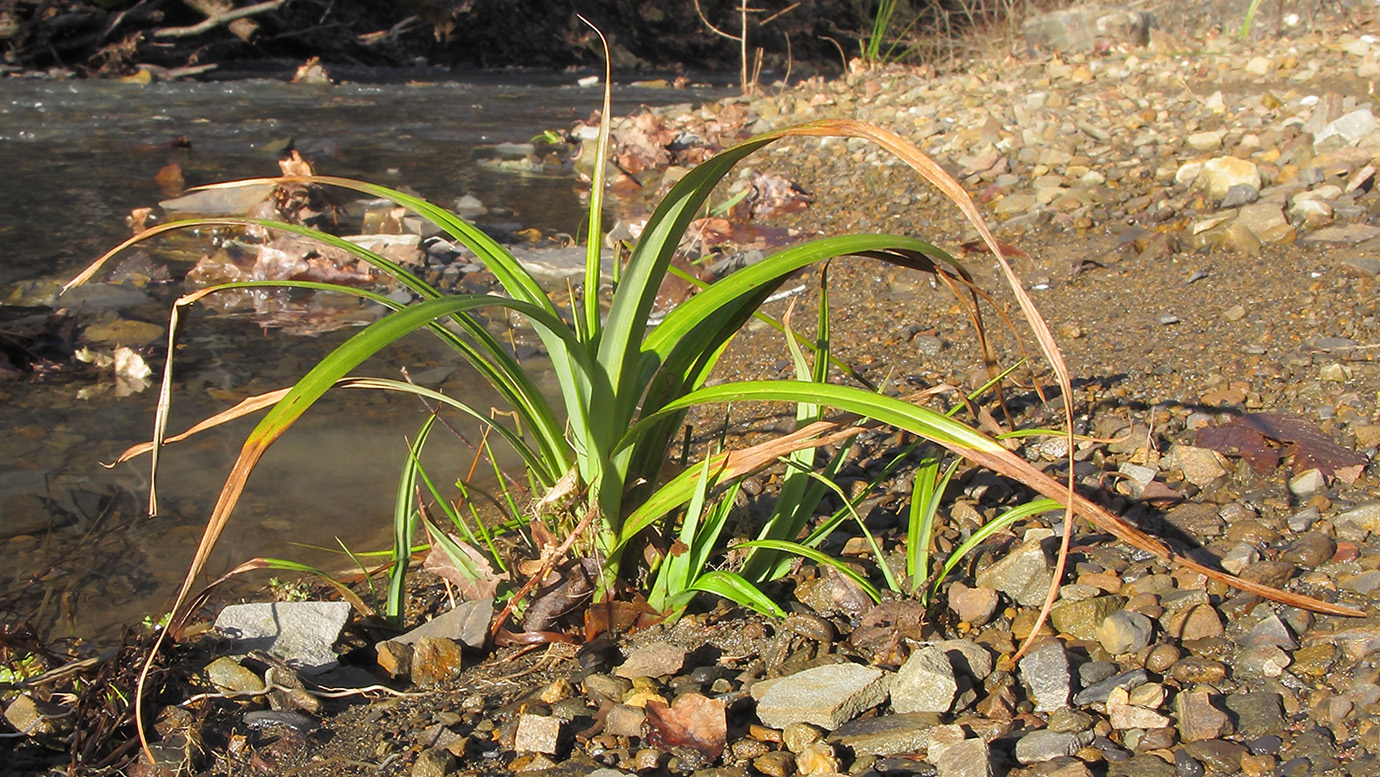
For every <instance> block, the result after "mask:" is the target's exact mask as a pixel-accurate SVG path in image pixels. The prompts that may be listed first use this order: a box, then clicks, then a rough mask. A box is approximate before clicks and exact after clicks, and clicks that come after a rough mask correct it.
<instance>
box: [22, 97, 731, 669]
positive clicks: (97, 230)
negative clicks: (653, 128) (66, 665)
mask: <svg viewBox="0 0 1380 777" xmlns="http://www.w3.org/2000/svg"><path fill="white" fill-rule="evenodd" d="M571 80H573V77H568V76H548V77H542V78H533V77H525V76H512V77H507V76H505V77H504V78H489V79H486V80H484V81H471V82H447V83H426V84H405V83H392V84H345V85H339V86H335V87H303V86H292V85H288V84H284V83H280V82H271V81H262V80H255V81H239V82H228V83H209V84H198V83H168V84H153V85H148V86H136V85H128V84H118V83H110V82H100V81H73V82H49V81H31V80H20V79H8V80H0V170H3V171H4V174H5V176H6V185H5V186H0V248H3V249H4V250H2V251H0V285H6V286H7V285H8V284H10V283H13V282H16V281H22V280H25V279H32V278H46V277H66V276H69V275H71V274H73V273H74V272H75V271H76V270H78V269H80V267H82V266H84V265H85V264H86V263H88V262H89V261H90V260H91V259H93V258H94V257H95V256H97V255H99V254H100V253H101V252H102V251H104V250H106V249H108V248H109V247H111V246H112V245H114V244H115V243H117V242H118V241H119V240H120V239H122V238H123V237H125V236H126V235H127V234H128V233H127V230H126V227H125V225H124V217H125V216H126V215H127V214H128V213H129V211H130V210H131V209H132V208H135V207H139V206H145V205H149V204H151V203H154V202H156V201H158V200H159V199H161V198H162V197H161V195H160V194H159V192H158V189H157V187H156V185H155V184H154V180H153V179H154V175H155V174H156V173H157V171H158V170H159V169H160V168H162V167H163V166H164V165H166V164H168V163H169V162H173V161H176V162H178V163H179V164H180V165H181V167H182V170H183V173H184V175H185V177H186V180H187V183H188V184H189V185H195V184H198V183H207V182H211V181H216V180H224V179H230V178H240V177H250V176H259V175H269V174H273V173H274V172H275V170H276V158H277V154H278V151H279V150H281V149H282V148H284V147H286V146H287V145H288V144H292V145H294V146H295V147H296V148H297V149H299V150H300V151H302V153H303V154H304V155H306V156H307V157H308V158H310V159H312V160H313V162H315V164H316V166H317V169H318V171H320V172H321V173H323V174H330V175H344V176H350V177H358V178H363V179H367V180H372V181H377V182H380V183H385V184H388V185H393V186H400V187H408V188H410V189H412V190H415V191H417V192H419V193H421V194H422V195H424V196H426V197H427V198H428V199H430V200H432V201H434V202H438V203H442V204H446V205H449V204H451V203H453V202H454V201H455V200H456V198H458V197H460V196H461V195H463V194H467V193H468V194H473V195H475V196H477V197H478V198H479V199H480V200H482V201H483V202H484V203H485V204H486V205H488V206H490V207H498V208H503V209H507V210H509V211H511V212H512V216H511V219H512V220H513V221H514V222H516V223H517V224H519V225H521V226H523V227H536V228H539V229H543V230H547V231H552V230H559V231H566V232H570V233H575V232H577V231H578V227H579V225H580V221H581V211H580V205H579V201H578V198H577V196H576V193H575V189H574V183H573V181H571V180H570V179H569V178H567V177H564V176H560V175H547V176H541V175H521V176H519V175H511V174H504V173H502V172H498V171H495V170H492V169H488V168H482V167H480V166H478V165H475V164H473V163H472V154H473V151H474V149H475V148H476V147H477V146H479V145H483V144H490V143H499V142H505V141H516V142H522V141H526V140H528V139H529V138H531V137H532V136H534V135H536V134H537V133H539V132H540V131H541V130H543V129H546V128H564V127H566V126H568V125H569V124H570V123H571V122H572V121H574V120H575V119H578V118H583V117H586V116H588V114H589V113H590V111H591V110H592V109H593V108H594V107H596V106H597V104H598V100H599V94H598V92H597V91H596V90H589V89H579V88H575V87H572V86H569V85H568V83H569V82H570V81H571ZM706 96H709V95H707V94H704V93H694V92H673V91H669V90H665V91H654V90H623V91H621V92H620V93H618V94H617V95H616V105H615V110H619V111H623V112H626V111H629V110H631V109H633V108H635V107H636V106H637V105H638V104H639V103H647V104H653V103H668V102H681V101H688V100H697V99H702V98H704V97H706ZM179 136H182V137H185V138H187V140H188V141H189V142H190V144H191V148H190V149H182V150H179V149H173V148H171V147H170V146H169V143H170V141H171V140H172V139H174V138H177V137H179ZM186 269H187V268H186V267H180V268H172V272H173V275H174V277H179V276H180V273H182V272H185V271H186ZM178 290H180V284H173V288H171V289H167V290H165V291H163V292H152V293H151V296H152V297H153V299H152V300H150V301H149V302H147V303H145V304H141V305H137V306H136V307H134V308H131V309H129V310H126V309H122V310H121V313H122V315H129V316H132V317H135V318H140V319H142V320H145V321H148V322H151V323H163V322H165V321H166V318H165V317H166V310H167V306H168V303H169V302H170V300H171V299H172V298H173V297H174V296H175V295H176V293H177V291H178ZM136 297H137V295H136ZM67 304H72V303H67ZM81 304H82V305H83V306H85V305H97V304H99V301H98V300H88V301H86V302H82V303H81ZM83 309H87V310H90V308H85V307H84V308H83ZM184 331H185V332H186V334H185V336H184V338H183V342H184V343H185V345H184V346H183V347H182V348H180V350H179V351H178V354H177V358H178V364H179V366H178V368H177V372H176V378H177V384H178V388H177V391H176V393H175V395H174V412H173V419H172V423H171V425H170V429H171V430H172V431H177V430H180V429H182V428H185V427H186V426H187V425H189V424H191V423H193V422H195V421H196V420H199V419H200V418H202V417H204V416H206V415H208V414H209V413H213V412H216V411H218V410H221V409H224V408H225V407H228V406H229V405H231V404H233V403H234V402H236V401H238V400H239V399H241V398H243V397H245V396H248V395H251V394H254V393H258V392H262V391H268V390H272V389H274V388H278V387H281V386H283V385H286V384H288V383H290V382H291V381H292V380H293V379H295V378H296V377H298V376H300V375H301V374H302V373H304V372H305V371H306V370H307V369H308V368H309V367H310V365H311V364H312V363H313V361H314V360H315V359H316V358H318V357H319V356H320V355H321V354H322V353H324V352H325V350H326V349H327V348H328V347H329V346H330V345H332V344H334V343H337V342H339V341H340V340H341V339H343V338H344V337H347V336H348V335H349V334H350V332H337V333H333V334H331V335H327V336H323V337H321V338H318V339H294V338H287V337H282V336H273V335H272V334H270V335H269V336H267V337H266V336H264V334H263V333H262V332H261V331H260V330H259V329H258V328H257V327H255V326H253V325H252V324H249V323H248V322H244V321H235V320H228V321H227V320H223V319H222V320H209V319H208V318H207V317H206V316H205V315H199V316H198V315H194V316H193V317H192V320H191V321H189V322H188V324H187V326H186V327H185V329H184ZM159 366H160V365H155V368H156V369H157V368H158V367H159ZM402 366H405V367H408V368H409V370H410V371H411V373H412V374H413V375H414V376H420V378H421V379H423V382H426V383H427V384H428V385H433V386H438V387H441V388H443V389H444V390H446V391H447V392H449V393H455V394H461V395H463V396H464V397H465V398H466V399H468V400H469V401H471V402H472V403H473V404H475V405H476V406H478V407H480V408H487V407H488V406H489V405H490V404H492V402H493V400H492V398H491V397H489V396H487V395H486V394H485V393H484V390H482V389H478V388H476V387H475V385H474V382H473V381H471V380H469V376H468V374H467V373H466V372H465V371H464V370H463V369H461V368H458V367H453V365H452V360H451V359H450V357H449V356H448V355H447V353H446V352H444V351H443V350H442V349H441V347H440V346H439V345H436V344H435V343H434V342H432V341H430V340H428V339H426V338H424V337H421V336H416V337H414V339H411V340H409V341H406V342H405V343H403V344H401V345H400V346H399V347H398V348H397V349H395V350H394V351H393V352H392V353H391V354H390V355H389V357H388V361H387V362H383V361H380V362H379V363H370V364H366V365H365V367H363V368H361V370H359V371H358V372H359V373H360V374H372V375H384V376H388V377H397V375H398V372H397V370H398V368H399V367H402ZM91 381H92V379H91V378H89V377H87V378H63V377H55V378H48V379H45V380H43V381H37V382H24V381H16V382H10V383H8V384H0V397H3V407H2V408H0V423H3V425H4V428H5V429H6V430H7V434H6V435H4V436H2V437H0V457H3V461H4V462H5V466H4V467H3V468H0V504H3V505H4V507H3V508H0V550H2V551H3V552H4V553H5V556H6V559H7V564H5V565H0V624H3V623H11V624H14V623H19V622H23V621H32V625H33V626H35V627H36V628H37V629H38V630H39V631H40V633H42V634H44V635H45V636H47V637H49V638H58V637H63V636H68V635H76V636H82V637H86V638H95V639H96V640H97V641H102V642H108V641H109V640H111V639H113V638H117V637H118V627H119V626H120V625H121V624H124V623H128V622H132V621H137V620H138V619H139V618H140V617H142V615H144V614H145V613H148V612H150V611H153V610H156V609H157V608H158V607H159V606H161V605H162V604H163V602H164V600H165V598H166V596H167V595H168V593H169V592H170V591H171V589H172V587H173V585H174V584H175V583H176V581H177V579H178V578H179V577H180V575H181V573H182V571H183V570H184V569H185V567H186V564H187V562H188V560H189V559H190V556H191V552H192V549H193V548H194V546H195V542H196V540H197V538H198V536H199V534H200V531H201V527H202V525H203V523H204V521H205V518H206V516H207V515H208V514H209V511H210V505H211V504H212V502H213V499H214V495H215V493H216V492H217V491H218V489H219V486H220V484H221V482H222V480H223V478H224V476H225V473H226V471H227V470H228V467H229V463H230V461H232V460H233V458H234V455H235V454H236V453H237V452H238V448H239V445H240V444H241V443H242V442H243V439H244V436H245V434H246V433H247V432H248V430H249V429H250V428H251V427H252V423H253V422H252V420H246V421H242V422H239V423H236V424H231V425H229V426H228V427H226V428H224V429H219V430H216V431H214V432H210V433H207V434H205V435H202V436H201V437H198V438H194V439H193V440H190V441H188V442H186V443H182V444H180V445H178V446H175V447H174V448H171V449H169V451H168V453H167V455H166V458H165V465H164V468H163V470H162V473H161V475H160V480H159V485H160V492H161V495H162V500H161V507H162V510H161V512H160V514H159V515H158V516H155V517H149V516H146V515H144V512H143V509H142V508H143V505H142V500H143V496H144V494H145V493H146V491H147V485H148V482H147V481H148V466H147V461H146V460H137V461H135V462H131V463H128V464H123V465H120V466H118V467H115V468H113V469H109V470H107V469H104V468H102V467H101V466H100V465H99V464H98V462H99V461H111V460H113V459H114V458H115V457H116V456H117V455H118V453H119V452H120V451H121V450H123V449H124V448H125V447H126V446H128V445H131V444H133V443H136V442H139V441H142V440H145V439H147V438H148V436H149V434H150V430H151V428H152V416H153V406H154V402H155V397H154V396H153V392H152V391H150V392H145V393H144V394H141V395H138V396H135V397H130V398H124V399H117V398H116V397H115V396H114V395H113V394H112V393H111V392H88V393H90V394H91V396H90V398H89V399H78V398H77V396H78V392H79V391H80V390H81V389H82V388H88V387H90V384H91ZM424 418H425V410H424V408H423V407H422V406H421V405H420V404H419V403H418V402H416V401H415V400H410V399H405V398H399V397H383V396H379V395H376V394H374V393H371V392H358V391H355V392H335V393H334V394H332V395H329V396H328V398H327V400H326V401H325V402H323V403H322V405H321V406H319V407H318V408H315V409H313V411H312V412H311V413H308V414H307V416H306V417H305V418H304V420H303V421H302V422H300V423H299V424H298V426H297V427H296V428H294V429H293V430H292V431H291V432H289V433H288V434H287V435H286V436H285V437H284V438H283V440H282V441H280V442H279V443H278V444H277V445H276V446H275V447H274V449H273V450H271V451H270V452H269V454H268V456H267V457H266V458H265V460H264V463H263V464H262V465H261V466H260V468H259V470H258V471H257V472H256V473H255V475H254V476H253V477H252V478H251V479H250V483H249V488H248V490H247V491H246V495H245V497H244V500H243V502H242V503H241V506H240V508H239V509H238V511H237V513H236V518H235V520H234V521H233V522H232V524H231V528H230V529H229V531H228V532H227V534H226V537H225V539H224V540H223V541H222V542H221V545H220V548H219V551H218V555H217V557H216V558H215V559H214V560H213V562H212V564H211V567H210V568H209V569H208V572H210V573H211V574H217V573H219V572H223V571H225V570H226V569H228V568H230V567H231V566H233V565H234V564H236V563H239V562H240V561H243V560H245V559H247V558H250V557H252V556H256V555H276V556H281V557H287V558H293V559H297V560H304V561H308V562H311V563H318V564H323V565H326V566H329V567H331V568H335V569H344V568H347V567H348V566H349V563H348V559H345V558H344V557H343V556H340V555H336V556H331V555H329V554H324V553H321V552H313V551H310V550H308V549H305V548H299V547H296V546H293V545H291V544H290V543H305V544H309V545H320V546H327V547H332V546H336V538H339V539H340V540H342V541H344V542H346V543H348V544H349V545H350V547H351V548H352V549H354V550H359V549H373V548H379V547H382V546H383V545H384V544H385V543H386V536H387V532H388V527H387V521H388V516H389V515H390V514H391V504H392V499H393V492H394V490H395V489H396V480H397V476H398V472H399V469H400V468H401V466H402V461H403V452H404V451H405V446H406V444H407V440H406V438H407V437H409V436H410V435H412V434H413V433H415V431H416V429H417V427H418V426H420V424H421V423H422V421H423V420H424ZM459 431H460V432H461V433H464V434H469V433H470V432H471V430H469V429H466V428H463V427H462V428H460V429H459ZM432 440H433V442H432V443H431V446H430V450H429V455H428V457H427V458H426V459H424V463H425V464H427V466H428V469H429V471H430V472H431V474H432V476H433V479H434V480H435V481H436V482H437V483H438V484H448V483H450V482H452V481H453V480H454V479H455V477H456V476H457V474H458V473H459V472H461V471H462V468H464V467H468V464H469V461H470V459H471V457H472V456H473V452H472V450H471V449H470V448H469V447H468V446H467V444H466V443H465V442H463V441H462V440H460V439H457V438H456V437H455V436H454V435H451V434H449V433H441V432H440V431H439V430H438V432H437V433H435V434H433V435H432ZM49 528H51V531H47V529H49Z"/></svg>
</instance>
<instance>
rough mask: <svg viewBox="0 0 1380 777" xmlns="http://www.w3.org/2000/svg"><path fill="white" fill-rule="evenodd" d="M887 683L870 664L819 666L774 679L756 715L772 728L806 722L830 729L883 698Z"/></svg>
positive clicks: (883, 676)
mask: <svg viewBox="0 0 1380 777" xmlns="http://www.w3.org/2000/svg"><path fill="white" fill-rule="evenodd" d="M889 685H890V683H889V682H888V678H887V675H886V673H885V672H883V671H882V670H880V669H878V668H876V667H873V666H862V665H860V664H834V665H832V666H818V667H815V668H814V669H806V670H805V671H803V672H797V673H795V674H793V675H788V676H786V677H782V678H781V679H779V680H778V681H776V682H775V683H774V684H773V685H772V686H771V688H769V689H767V692H766V693H765V694H763V695H762V698H761V699H759V700H758V702H757V717H758V719H760V720H761V721H762V723H763V725H766V726H769V727H771V728H785V727H786V726H788V725H790V724H792V723H809V724H810V725H812V726H819V727H820V728H823V729H825V730H827V731H833V730H835V729H837V728H838V727H839V726H841V725H843V724H844V723H847V722H848V721H850V720H852V719H853V718H855V717H857V716H858V715H859V714H861V713H862V712H863V711H864V710H868V709H871V708H873V707H875V706H877V705H878V704H881V703H882V702H883V701H885V700H886V697H887V691H888V687H887V686H889Z"/></svg>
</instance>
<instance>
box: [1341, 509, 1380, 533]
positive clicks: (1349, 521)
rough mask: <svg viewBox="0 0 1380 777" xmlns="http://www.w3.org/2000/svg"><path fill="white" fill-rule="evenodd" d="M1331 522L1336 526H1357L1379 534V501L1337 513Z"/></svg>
mask: <svg viewBox="0 0 1380 777" xmlns="http://www.w3.org/2000/svg"><path fill="white" fill-rule="evenodd" d="M1333 522H1334V523H1336V524H1337V525H1338V526H1358V527H1360V528H1362V529H1365V530H1366V531H1368V532H1373V533H1376V534H1380V502H1371V503H1369V504H1364V505H1361V506H1360V507H1353V508H1352V509H1350V510H1347V511H1346V512H1344V513H1339V514H1338V515H1337V517H1336V518H1334V519H1333Z"/></svg>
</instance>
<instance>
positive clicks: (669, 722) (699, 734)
mask: <svg viewBox="0 0 1380 777" xmlns="http://www.w3.org/2000/svg"><path fill="white" fill-rule="evenodd" d="M646 709H647V723H646V726H647V734H648V739H649V740H650V742H651V744H652V746H653V747H659V748H661V749H663V750H669V749H671V748H673V747H689V748H693V749H695V750H698V751H700V752H701V753H703V754H704V757H705V758H707V759H708V760H710V761H715V760H718V758H719V756H720V755H723V752H724V743H725V742H727V740H728V716H727V715H726V714H725V712H724V703H723V702H722V701H720V700H718V699H710V698H708V697H705V696H702V695H700V694H698V693H686V694H682V695H680V696H677V697H676V700H675V701H674V702H672V703H671V704H670V706H667V705H665V704H662V703H661V702H659V701H655V700H652V701H648V702H647V708H646Z"/></svg>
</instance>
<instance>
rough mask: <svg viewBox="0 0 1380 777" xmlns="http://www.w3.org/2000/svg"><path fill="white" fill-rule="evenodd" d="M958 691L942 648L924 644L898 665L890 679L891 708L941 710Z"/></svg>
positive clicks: (951, 701)
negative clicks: (899, 666)
mask: <svg viewBox="0 0 1380 777" xmlns="http://www.w3.org/2000/svg"><path fill="white" fill-rule="evenodd" d="M957 693H958V681H957V680H956V679H954V668H953V665H952V664H950V663H949V658H948V656H947V655H945V653H944V651H943V650H941V649H939V648H937V647H935V646H933V645H928V646H926V647H922V648H920V649H919V650H917V651H915V652H914V653H911V654H910V657H909V658H907V659H906V662H905V663H904V664H902V665H901V668H900V669H899V670H898V671H897V672H896V676H895V677H894V678H893V679H892V681H891V709H893V710H894V711H896V712H900V713H906V712H934V713H945V712H948V711H949V708H950V707H952V706H953V703H954V696H955V695H956V694H957Z"/></svg>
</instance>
